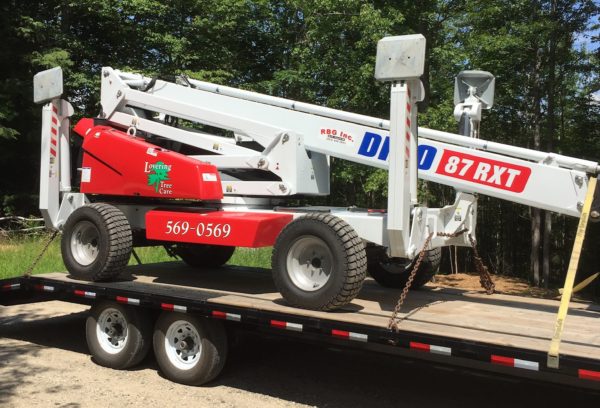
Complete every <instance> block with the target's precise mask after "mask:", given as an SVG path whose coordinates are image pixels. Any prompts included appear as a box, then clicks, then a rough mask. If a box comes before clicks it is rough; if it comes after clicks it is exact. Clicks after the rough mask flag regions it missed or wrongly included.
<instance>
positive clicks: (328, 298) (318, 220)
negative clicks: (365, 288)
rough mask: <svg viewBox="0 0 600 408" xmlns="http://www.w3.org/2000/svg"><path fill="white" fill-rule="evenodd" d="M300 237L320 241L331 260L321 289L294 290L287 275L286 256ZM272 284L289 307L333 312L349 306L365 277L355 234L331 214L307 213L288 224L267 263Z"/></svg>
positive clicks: (361, 248) (361, 250)
mask: <svg viewBox="0 0 600 408" xmlns="http://www.w3.org/2000/svg"><path fill="white" fill-rule="evenodd" d="M303 236H315V237H318V238H320V239H321V240H323V241H324V242H325V243H326V244H327V246H328V248H329V250H330V251H331V254H332V256H333V270H332V271H331V275H330V277H329V280H328V281H327V282H326V283H325V284H324V286H323V287H322V288H320V289H318V290H315V291H305V290H302V289H301V288H299V287H298V286H296V285H295V284H294V283H293V281H292V280H291V278H290V276H289V274H288V271H287V263H286V259H287V255H288V252H289V251H290V249H291V248H292V245H293V244H294V242H295V241H296V240H297V239H299V238H300V237H303ZM271 264H272V268H273V280H274V281H275V286H276V287H277V289H278V290H279V292H280V293H281V295H282V296H283V298H284V299H285V300H286V301H287V302H288V303H290V304H291V305H293V306H296V307H300V308H304V309H312V310H324V311H327V310H333V309H337V308H340V307H342V306H344V305H346V304H348V303H350V302H351V301H352V300H353V299H354V298H355V297H356V296H357V295H358V293H359V292H360V289H361V288H362V285H363V281H364V280H365V277H366V274H367V255H366V252H365V246H364V243H363V241H362V240H361V239H360V238H359V237H358V235H357V234H356V231H354V229H353V228H352V227H351V226H350V225H348V223H346V221H344V220H342V219H340V218H337V217H335V216H333V215H331V214H324V213H308V214H306V215H305V216H303V217H301V218H297V219H296V220H294V221H292V222H291V223H289V224H288V225H287V226H286V227H285V228H284V229H283V231H281V233H280V234H279V236H278V237H277V241H276V242H275V245H274V247H273V255H272V259H271Z"/></svg>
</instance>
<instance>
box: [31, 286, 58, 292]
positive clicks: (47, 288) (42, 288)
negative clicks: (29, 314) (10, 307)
mask: <svg viewBox="0 0 600 408" xmlns="http://www.w3.org/2000/svg"><path fill="white" fill-rule="evenodd" d="M35 289H36V290H40V291H42V292H54V286H48V285H35Z"/></svg>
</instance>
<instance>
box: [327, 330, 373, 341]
mask: <svg viewBox="0 0 600 408" xmlns="http://www.w3.org/2000/svg"><path fill="white" fill-rule="evenodd" d="M331 335H332V336H333V337H338V338H341V339H349V340H356V341H363V342H366V341H368V340H369V336H367V335H366V334H362V333H355V332H349V331H345V330H336V329H333V330H331Z"/></svg>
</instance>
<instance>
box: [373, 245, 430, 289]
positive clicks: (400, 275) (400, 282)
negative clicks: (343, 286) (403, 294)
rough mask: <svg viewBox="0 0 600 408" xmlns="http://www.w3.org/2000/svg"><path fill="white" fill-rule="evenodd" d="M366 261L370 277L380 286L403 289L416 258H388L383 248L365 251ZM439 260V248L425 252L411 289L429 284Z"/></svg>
mask: <svg viewBox="0 0 600 408" xmlns="http://www.w3.org/2000/svg"><path fill="white" fill-rule="evenodd" d="M367 259H368V263H367V268H368V270H369V274H370V275H371V277H373V279H375V281H376V282H377V283H379V284H380V285H381V286H385V287H388V288H403V287H404V286H405V285H406V282H407V281H408V277H409V276H410V273H411V271H412V269H413V265H414V262H415V261H416V258H415V259H414V260H413V261H410V260H408V259H397V258H389V257H388V256H387V254H386V253H385V249H384V248H373V249H371V250H369V251H367ZM441 259H442V250H441V248H435V249H432V250H430V251H427V252H425V257H424V258H423V261H422V262H421V266H420V267H419V270H418V271H417V273H416V274H415V278H414V280H413V283H412V285H411V289H418V288H420V287H422V286H423V285H425V284H426V283H427V282H429V281H430V280H431V278H433V275H435V274H436V272H437V271H438V269H439V268H440V262H441Z"/></svg>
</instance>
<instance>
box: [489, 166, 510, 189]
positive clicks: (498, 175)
mask: <svg viewBox="0 0 600 408" xmlns="http://www.w3.org/2000/svg"><path fill="white" fill-rule="evenodd" d="M504 173H506V167H500V166H496V165H494V174H492V177H490V179H489V180H488V183H494V184H497V185H499V186H501V185H502V175H503V174H504Z"/></svg>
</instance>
